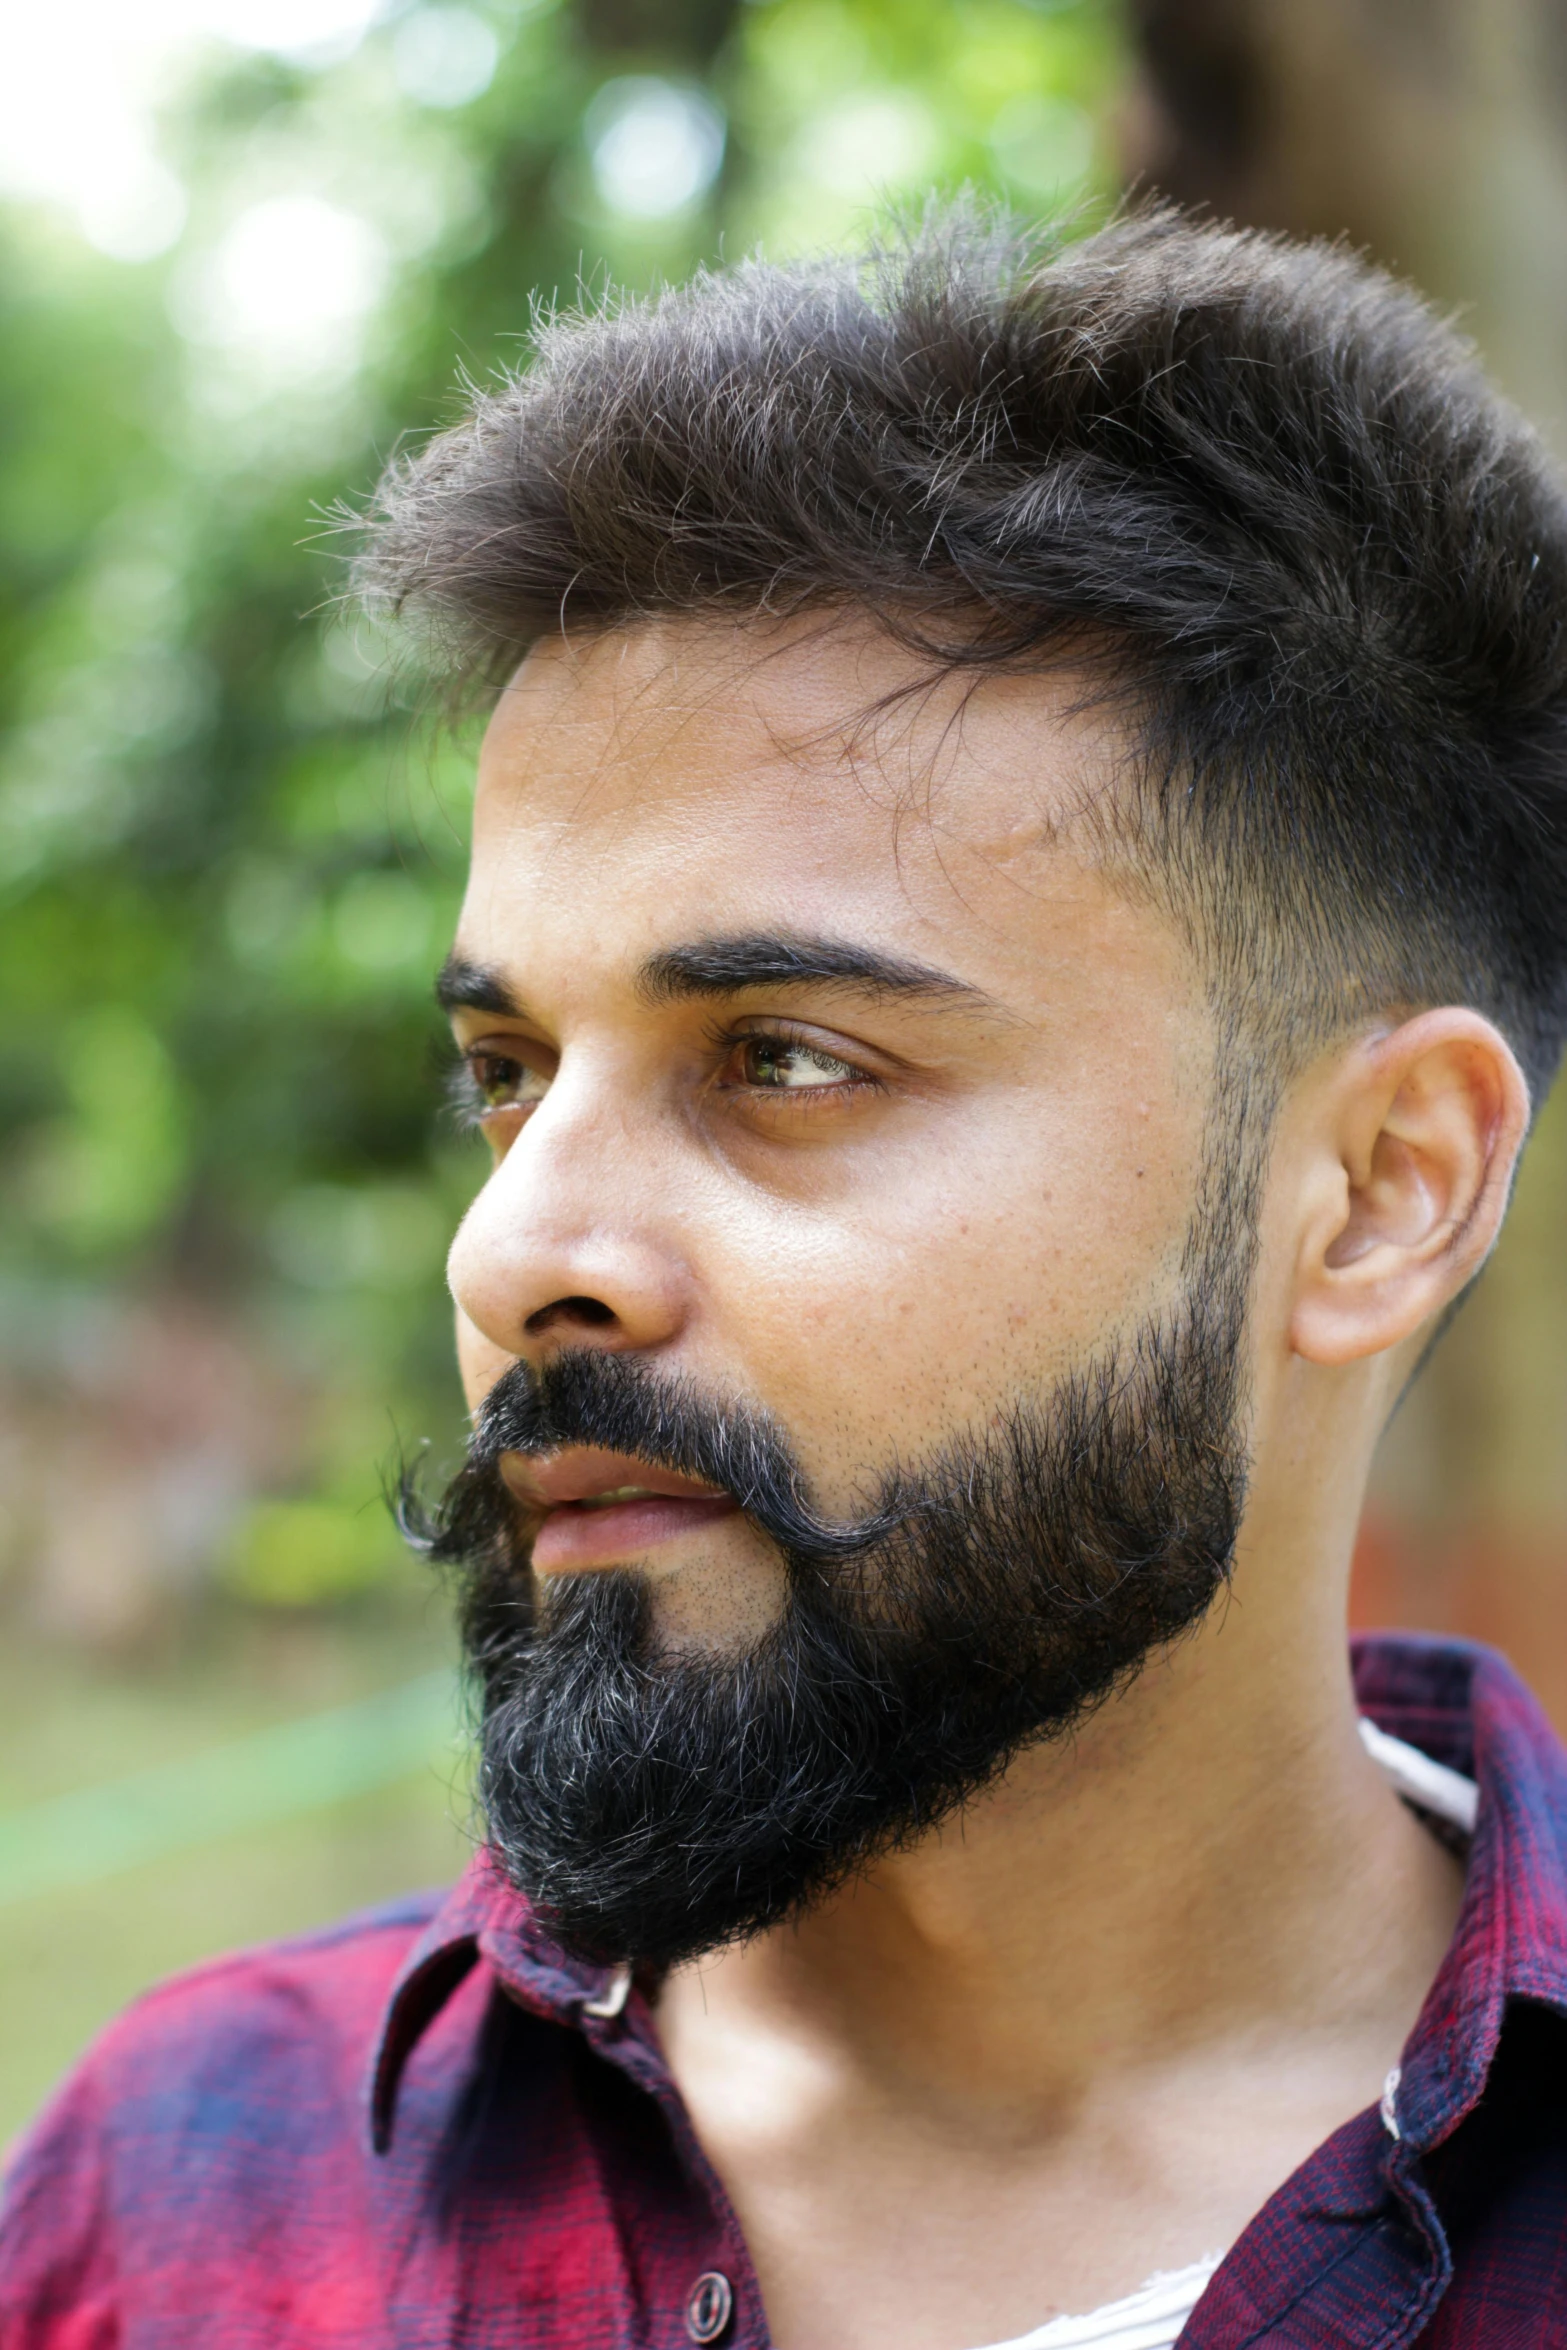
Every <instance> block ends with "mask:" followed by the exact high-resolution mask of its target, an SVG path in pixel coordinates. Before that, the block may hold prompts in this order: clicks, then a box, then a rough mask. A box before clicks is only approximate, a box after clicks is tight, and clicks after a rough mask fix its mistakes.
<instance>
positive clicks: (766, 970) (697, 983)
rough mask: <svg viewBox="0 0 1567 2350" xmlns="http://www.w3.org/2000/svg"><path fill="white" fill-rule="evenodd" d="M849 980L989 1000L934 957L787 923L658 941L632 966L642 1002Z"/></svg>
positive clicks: (863, 989)
mask: <svg viewBox="0 0 1567 2350" xmlns="http://www.w3.org/2000/svg"><path fill="white" fill-rule="evenodd" d="M811 986H817V987H821V986H828V987H841V988H851V989H853V990H854V991H855V992H857V993H858V994H861V995H868V996H914V997H921V998H923V999H925V1000H926V1001H927V1002H932V1001H937V1002H939V1001H943V1000H944V1001H947V1002H951V1003H958V1004H983V1005H986V1006H988V1005H990V1004H991V1003H992V1000H993V999H992V998H991V997H989V996H988V995H986V993H985V991H984V989H983V988H979V987H975V986H973V985H972V984H971V983H970V982H969V981H968V980H966V979H959V978H957V977H955V976H954V974H953V973H952V972H950V971H938V970H937V969H936V968H935V967H934V966H933V965H932V964H929V963H915V962H911V961H910V960H908V958H907V957H905V956H902V955H885V954H882V953H880V952H878V950H877V949H876V948H874V947H863V946H858V945H856V944H855V943H854V942H853V941H852V940H849V939H835V938H804V937H797V936H795V935H794V934H792V933H790V932H785V931H748V932H743V933H741V934H739V935H738V936H736V937H733V938H704V939H696V940H694V941H693V942H692V943H691V944H690V945H689V946H676V947H664V948H662V949H661V950H660V951H659V953H657V954H656V955H650V956H649V957H648V959H647V961H646V962H645V963H644V964H643V966H642V969H641V971H640V972H639V973H638V974H637V993H638V994H639V995H640V996H641V997H642V1000H643V1001H644V1003H648V1004H672V1003H681V1002H685V1001H689V1000H691V999H693V998H697V997H703V996H729V995H740V994H741V993H743V991H744V990H745V989H747V988H751V987H811Z"/></svg>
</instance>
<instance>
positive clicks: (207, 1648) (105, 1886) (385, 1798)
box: [0, 1589, 468, 2142]
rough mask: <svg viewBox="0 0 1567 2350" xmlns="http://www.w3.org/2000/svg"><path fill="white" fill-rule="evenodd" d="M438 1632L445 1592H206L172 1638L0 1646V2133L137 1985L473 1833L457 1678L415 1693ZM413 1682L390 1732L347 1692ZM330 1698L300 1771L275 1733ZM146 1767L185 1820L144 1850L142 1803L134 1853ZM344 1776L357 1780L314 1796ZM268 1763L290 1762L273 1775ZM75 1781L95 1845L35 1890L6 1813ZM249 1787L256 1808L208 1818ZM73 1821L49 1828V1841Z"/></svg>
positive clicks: (377, 1883)
mask: <svg viewBox="0 0 1567 2350" xmlns="http://www.w3.org/2000/svg"><path fill="white" fill-rule="evenodd" d="M450 1649H451V1642H450V1638H449V1635H448V1632H447V1628H446V1623H445V1620H444V1611H443V1610H442V1609H441V1608H440V1606H439V1605H438V1604H426V1600H425V1596H424V1595H423V1594H422V1593H420V1592H418V1591H416V1590H414V1589H409V1590H407V1591H405V1592H404V1593H402V1594H401V1595H400V1604H398V1605H397V1606H395V1607H393V1606H389V1605H386V1604H382V1605H381V1606H378V1607H377V1608H376V1609H374V1610H373V1611H370V1612H366V1611H364V1610H362V1609H361V1610H359V1611H357V1612H355V1611H353V1610H348V1611H343V1612H339V1613H337V1614H333V1615H322V1614H319V1613H318V1614H316V1615H313V1616H311V1617H310V1618H307V1619H298V1620H291V1619H289V1618H286V1617H280V1616H276V1615H272V1616H265V1615H259V1616H258V1615H257V1614H255V1613H253V1612H250V1611H242V1610H237V1609H218V1610H213V1611H210V1612H209V1613H208V1615H207V1616H206V1618H205V1619H204V1620H203V1621H202V1622H200V1624H199V1625H189V1626H187V1627H186V1630H185V1637H184V1640H183V1642H182V1644H181V1645H180V1646H179V1647H178V1648H177V1649H176V1648H172V1647H171V1648H169V1649H167V1650H166V1651H165V1653H164V1654H163V1655H162V1656H161V1657H158V1658H156V1659H153V1658H149V1657H147V1656H146V1655H142V1656H140V1657H138V1658H137V1659H136V1660H135V1661H134V1662H132V1663H128V1662H126V1661H123V1660H122V1661H119V1662H116V1661H115V1660H114V1659H112V1658H111V1657H109V1656H106V1655H104V1654H103V1653H102V1652H98V1653H96V1654H95V1653H93V1652H90V1651H83V1650H81V1649H80V1648H70V1647H65V1646H63V1645H58V1644H51V1645H49V1646H47V1647H38V1646H29V1647H26V1648H23V1647H21V1646H20V1645H17V1644H13V1645H11V1646H10V1647H8V1649H7V1650H6V1651H5V1652H4V1653H3V1654H0V2014H3V2015H4V2017H5V2030H4V2033H3V2034H0V2142H3V2141H4V2140H5V2139H7V2138H9V2137H10V2136H11V2134H12V2133H13V2132H14V2131H15V2130H16V2129H17V2128H19V2127H20V2126H21V2124H22V2123H23V2122H24V2121H25V2120H26V2119H27V2117H28V2116H29V2115H30V2114H31V2113H32V2112H33V2110H34V2109H35V2108H36V2107H37V2105H38V2103H39V2102H40V2100H41V2099H42V2098H43V2096H44V2095H45V2093H46V2092H47V2090H48V2089H49V2087H50V2086H51V2084H52V2083H53V2082H54V2081H55V2080H56V2079H57V2078H58V2077H59V2075H60V2074H61V2072H62V2071H63V2070H64V2069H65V2067H66V2066H67V2065H68V2064H69V2063H70V2061H71V2060H72V2058H73V2057H74V2056H75V2055H76V2053H77V2052H78V2050H79V2049H80V2048H81V2047H82V2046H83V2045H84V2044H85V2042H86V2041H87V2040H88V2039H89V2038H90V2037H91V2035H92V2034H93V2032H95V2031H96V2030H97V2029H98V2028H99V2026H100V2025H101V2024H102V2023H103V2022H104V2021H105V2020H106V2019H107V2018H108V2017H109V2016H111V2015H112V2014H114V2013H115V2011H116V2010H117V2009H118V2008H120V2007H122V2006H123V2005H124V2004H125V2002H126V2001H127V2000H128V1999H130V1998H132V1997H134V1996H135V1994H136V1993H137V1992H139V1991H141V1990H142V1989H144V1988H145V1987H146V1986H147V1985H148V1984H150V1983H153V1982H156V1981H157V1980H158V1979H159V1978H160V1977H162V1976H164V1975H167V1974H169V1973H171V1972H173V1971H174V1970H175V1969H177V1968H180V1967H185V1966H189V1965H191V1964H192V1963H194V1962H195V1961H196V1960H198V1959H201V1958H204V1957H207V1956H209V1955H211V1954H213V1953H216V1952H218V1951H222V1950H227V1949H231V1948H233V1947H235V1946H236V1945H237V1944H240V1943H244V1942H250V1941H259V1940H261V1939H263V1938H267V1937H270V1936H273V1935H277V1934H288V1933H293V1932H296V1931H299V1930H302V1929H303V1928H305V1927H308V1926H313V1925H319V1924H321V1923H323V1922H325V1921H326V1920H328V1919H330V1918H334V1917H338V1916H340V1915H342V1914H343V1912H344V1911H346V1910H350V1909H354V1908H357V1907H360V1906H362V1905H364V1904H367V1903H370V1902H374V1901H378V1900H383V1899H385V1898H387V1897H388V1896H389V1895H391V1894H394V1893H398V1892H403V1891H406V1890H408V1889H409V1888H411V1887H414V1886H418V1885H421V1884H432V1883H438V1882H445V1881H447V1880H449V1879H450V1878H452V1877H453V1876H455V1875H456V1874H457V1872H458V1870H459V1869H460V1868H461V1866H462V1864H463V1859H464V1857H465V1854H466V1852H467V1850H468V1844H467V1840H466V1835H465V1832H464V1831H465V1824H466V1821H467V1818H468V1805H467V1796H466V1790H465V1783H464V1758H463V1753H462V1749H461V1747H460V1744H459V1743H458V1742H457V1739H456V1736H455V1729H456V1724H455V1707H454V1706H453V1705H452V1703H451V1700H450V1698H449V1697H447V1696H446V1694H445V1693H444V1691H443V1692H442V1694H441V1696H440V1697H439V1698H436V1697H435V1696H434V1695H433V1693H427V1689H428V1682H429V1677H430V1676H431V1675H432V1674H439V1671H440V1668H441V1667H442V1666H443V1665H444V1664H445V1663H446V1662H447V1660H448V1659H449V1655H450ZM410 1682H413V1683H415V1684H416V1688H417V1691H418V1695H419V1698H420V1703H419V1705H418V1708H417V1710H416V1713H415V1716H414V1718H413V1719H411V1720H410V1721H409V1722H408V1723H407V1724H406V1725H404V1726H403V1735H402V1736H401V1738H399V1736H398V1735H397V1734H396V1732H397V1729H398V1727H399V1725H397V1724H396V1723H395V1722H394V1723H392V1724H391V1725H390V1727H391V1728H392V1731H393V1734H392V1735H391V1736H388V1735H387V1729H388V1727H389V1725H388V1724H387V1723H386V1722H385V1721H383V1722H381V1723H379V1724H378V1723H377V1722H376V1720H375V1718H374V1716H373V1714H372V1716H371V1717H370V1719H369V1720H368V1721H367V1720H366V1719H365V1717H364V1714H363V1711H362V1710H361V1709H360V1708H359V1707H358V1706H357V1705H356V1701H362V1700H363V1699H365V1698H366V1697H369V1696H372V1695H373V1694H374V1693H376V1692H380V1691H387V1690H393V1691H396V1690H400V1689H402V1688H404V1687H405V1686H406V1685H407V1684H409V1683H410ZM345 1712H346V1714H347V1721H346V1725H344V1726H343V1727H341V1728H339V1732H338V1737H337V1739H336V1741H335V1743H334V1744H333V1746H332V1748H331V1750H330V1751H329V1752H328V1753H327V1754H326V1756H325V1758H324V1762H325V1767H324V1768H323V1767H322V1766H323V1757H322V1756H321V1755H320V1754H315V1755H310V1756H307V1757H304V1758H302V1760H303V1762H304V1764H305V1768H304V1770H302V1771H299V1772H296V1773H293V1774H289V1773H288V1772H287V1770H286V1768H285V1770H284V1771H283V1772H282V1773H280V1772H279V1769H278V1764H279V1760H280V1757H279V1754H278V1750H277V1746H276V1743H275V1739H274V1741H273V1742H272V1743H270V1744H269V1740H268V1734H269V1732H272V1733H275V1730H276V1728H277V1726H278V1725H280V1724H288V1723H296V1722H305V1723H317V1722H320V1721H321V1720H323V1719H325V1720H326V1721H327V1722H328V1723H329V1724H332V1725H339V1724H343V1717H344V1713H345ZM443 1716H445V1717H446V1718H445V1719H444V1720H443V1718H442V1717H443ZM378 1729H379V1733H380V1734H379V1736H378V1735H377V1731H378ZM421 1732H422V1733H423V1735H421ZM345 1733H346V1734H345ZM410 1749H412V1751H410ZM421 1749H422V1751H421ZM230 1758H232V1759H230ZM281 1759H282V1760H283V1761H284V1763H285V1766H286V1763H287V1759H288V1758H287V1756H286V1755H285V1756H284V1757H282V1758H281ZM215 1762H216V1763H218V1764H222V1763H224V1762H227V1763H228V1769H227V1772H226V1774H225V1784H224V1787H223V1789H222V1795H221V1800H220V1803H219V1804H218V1806H217V1807H216V1818H217V1820H218V1823H219V1832H217V1833H210V1832H207V1831H208V1830H209V1829H210V1826H211V1823H212V1818H213V1816H214V1807H213V1806H212V1805H211V1804H210V1802H209V1803H208V1805H207V1806H206V1809H205V1812H204V1808H203V1800H202V1798H203V1793H204V1784H203V1783H204V1782H210V1780H211V1778H212V1776H213V1765H214V1763H215ZM236 1763H237V1766H238V1767H237V1768H236V1767H235V1765H236ZM154 1769H156V1770H159V1771H160V1773H161V1774H162V1776H163V1784H164V1785H165V1786H166V1787H168V1789H169V1791H170V1793H171V1794H173V1795H175V1797H176V1809H177V1810H178V1812H179V1814H180V1816H181V1818H182V1820H183V1823H184V1834H183V1836H182V1835H180V1834H179V1833H177V1832H176V1834H175V1835H174V1836H172V1837H170V1836H168V1834H167V1830H166V1829H165V1831H164V1839H165V1841H164V1848H163V1849H156V1846H157V1845H158V1843H159V1840H160V1839H159V1834H158V1827H157V1823H156V1822H155V1823H154V1833H153V1835H152V1837H151V1838H150V1839H149V1841H150V1842H151V1843H152V1844H153V1845H154V1847H155V1849H154V1850H153V1852H152V1853H151V1855H150V1856H149V1857H147V1858H146V1859H143V1860H141V1861H140V1862H139V1863H138V1862H137V1860H136V1859H135V1858H134V1850H135V1841H136V1836H135V1828H136V1822H135V1810H136V1795H137V1791H138V1788H142V1789H144V1788H145V1785H146V1777H145V1775H146V1774H147V1773H148V1772H149V1770H154ZM356 1776H358V1777H362V1778H368V1779H369V1781H370V1784H368V1785H364V1786H363V1787H362V1788H361V1790H360V1791H359V1792H357V1793H354V1794H350V1795H346V1796H342V1797H340V1798H339V1799H338V1800H335V1801H326V1802H322V1801H321V1800H320V1797H321V1795H322V1794H323V1793H324V1792H329V1791H330V1790H331V1789H333V1788H334V1787H342V1786H343V1785H344V1784H345V1783H346V1784H350V1785H351V1784H352V1783H353V1781H354V1779H355V1777H356ZM280 1777H282V1778H285V1779H286V1778H289V1777H292V1780H293V1783H292V1785H286V1786H285V1787H284V1788H283V1789H282V1791H281V1793H280V1791H279V1779H280ZM82 1788H87V1789H91V1790H96V1791H98V1809H97V1813H96V1815H95V1816H92V1817H84V1816H81V1815H78V1817H77V1819H76V1821H75V1831H76V1836H77V1837H78V1838H80V1840H81V1841H82V1842H85V1843H88V1844H90V1845H92V1846H93V1847H94V1850H92V1851H89V1852H88V1854H87V1855H86V1864H87V1873H84V1878H83V1881H82V1882H79V1883H70V1882H67V1883H64V1884H52V1885H51V1884H47V1883H46V1884H45V1885H44V1886H43V1887H42V1889H40V1890H37V1891H33V1892H31V1893H29V1892H28V1890H27V1880H28V1874H29V1872H27V1871H26V1870H25V1868H24V1863H26V1862H31V1863H33V1864H36V1859H37V1855H36V1852H34V1851H32V1850H29V1851H28V1852H27V1853H26V1854H25V1855H24V1853H23V1852H22V1850H21V1849H19V1846H20V1839H19V1838H18V1836H17V1834H16V1831H17V1828H18V1826H19V1825H20V1824H25V1823H26V1822H28V1821H29V1820H33V1819H40V1818H42V1819H44V1820H45V1821H46V1823H47V1821H48V1813H49V1807H50V1805H51V1799H57V1798H58V1797H59V1796H60V1795H61V1794H62V1793H64V1792H65V1791H68V1790H77V1789H82ZM104 1791H108V1792H107V1793H105V1792H104ZM247 1798H249V1799H250V1804H251V1805H252V1806H253V1807H254V1808H255V1809H256V1810H258V1811H259V1813H260V1815H261V1816H259V1817H258V1818H257V1819H256V1820H255V1823H254V1824H253V1825H250V1826H240V1827H237V1828H233V1829H231V1830H230V1831H229V1832H227V1833H224V1832H222V1827H221V1823H222V1820H223V1817H224V1815H225V1814H227V1815H228V1816H229V1817H230V1818H232V1817H234V1816H235V1815H236V1814H238V1815H240V1816H243V1814H244V1812H245V1810H246V1809H247ZM257 1798H259V1802H257V1801H256V1799H257ZM181 1799H183V1800H181ZM269 1813H270V1814H271V1815H272V1816H268V1814H269ZM128 1815H129V1827H130V1837H129V1853H130V1857H129V1865H125V1864H126V1859H127V1849H126V1847H127V1836H126V1827H127V1818H128ZM105 1828H107V1830H108V1833H107V1835H105V1833H104V1830H105ZM7 1829H10V1830H11V1832H12V1835H11V1843H10V1845H9V1847H8V1845H7V1841H6V1831H7ZM186 1839H188V1840H186ZM71 1841H72V1839H71V1838H70V1837H69V1836H67V1837H63V1838H61V1837H56V1836H55V1835H53V1834H51V1835H50V1836H49V1838H48V1843H49V1846H50V1847H51V1848H52V1849H53V1850H55V1851H56V1852H58V1851H60V1848H61V1844H62V1843H65V1844H67V1845H68V1844H69V1843H70V1842H71ZM8 1864H9V1865H8ZM30 1873H31V1874H36V1866H34V1869H33V1870H32V1871H31V1872H30Z"/></svg>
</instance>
